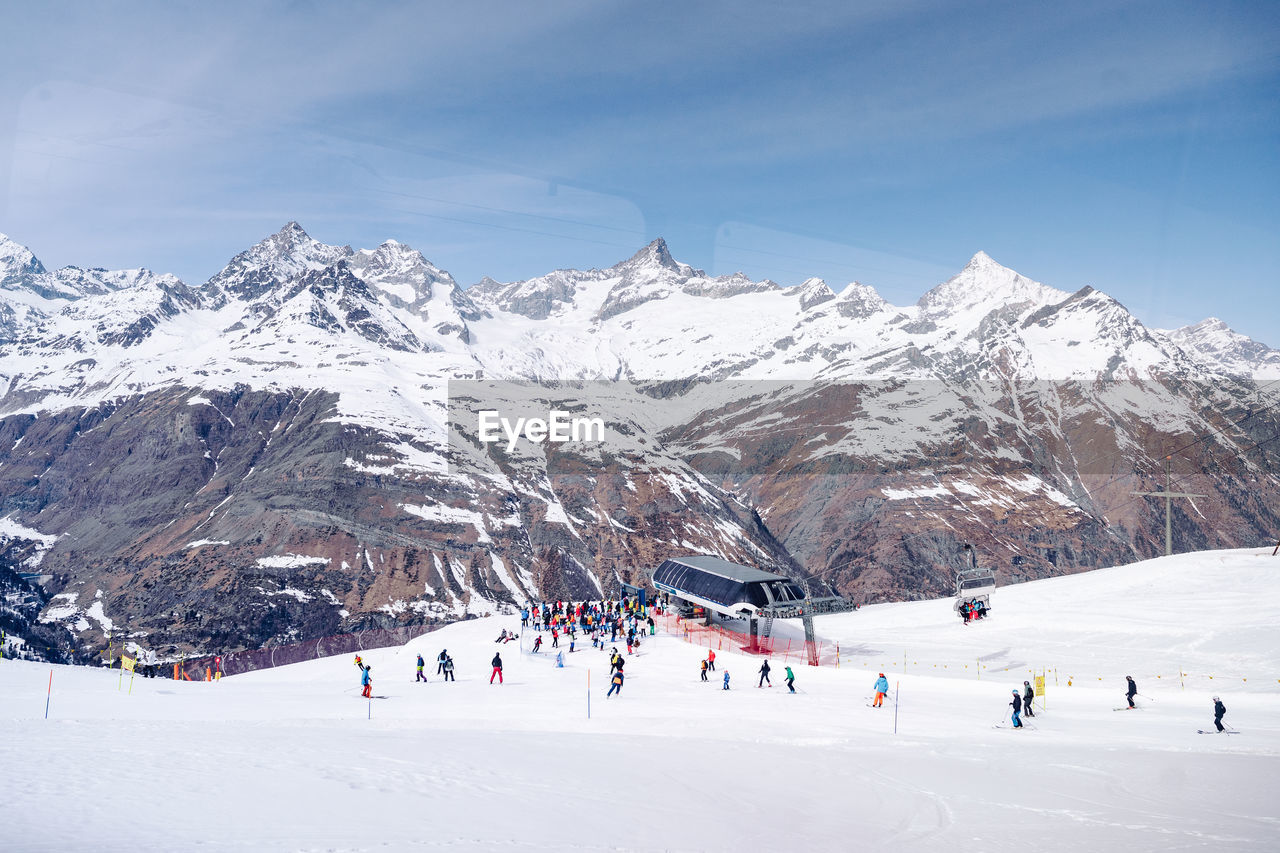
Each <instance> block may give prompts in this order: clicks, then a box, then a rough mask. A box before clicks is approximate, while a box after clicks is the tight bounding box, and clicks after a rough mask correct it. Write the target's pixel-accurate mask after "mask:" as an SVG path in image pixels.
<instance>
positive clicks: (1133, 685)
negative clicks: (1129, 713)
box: [1124, 675, 1138, 710]
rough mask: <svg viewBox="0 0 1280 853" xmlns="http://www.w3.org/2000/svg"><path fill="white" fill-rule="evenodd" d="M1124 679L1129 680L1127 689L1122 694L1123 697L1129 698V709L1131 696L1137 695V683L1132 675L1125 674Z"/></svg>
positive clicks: (1131, 706) (1131, 707)
mask: <svg viewBox="0 0 1280 853" xmlns="http://www.w3.org/2000/svg"><path fill="white" fill-rule="evenodd" d="M1124 678H1125V681H1128V682H1129V690H1128V691H1127V692H1126V693H1125V694H1124V698H1126V699H1128V700H1129V709H1130V710H1132V709H1133V697H1134V696H1137V695H1138V684H1137V682H1135V681H1134V680H1133V676H1132V675H1126V676H1125V677H1124Z"/></svg>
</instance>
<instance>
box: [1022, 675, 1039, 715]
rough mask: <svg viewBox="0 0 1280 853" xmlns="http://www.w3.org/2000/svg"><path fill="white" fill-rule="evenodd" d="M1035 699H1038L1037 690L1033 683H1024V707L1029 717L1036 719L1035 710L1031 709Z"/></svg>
mask: <svg viewBox="0 0 1280 853" xmlns="http://www.w3.org/2000/svg"><path fill="white" fill-rule="evenodd" d="M1035 698H1036V691H1035V688H1033V687H1032V686H1031V682H1030V681H1024V682H1022V707H1024V708H1026V709H1027V716H1028V717H1034V716H1035V715H1036V712H1035V710H1034V709H1033V708H1032V707H1031V703H1032V702H1033V701H1034V700H1035Z"/></svg>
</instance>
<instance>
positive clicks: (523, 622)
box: [520, 607, 529, 628]
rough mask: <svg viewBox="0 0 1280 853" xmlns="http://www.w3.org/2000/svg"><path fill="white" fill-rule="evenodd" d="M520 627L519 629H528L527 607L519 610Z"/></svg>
mask: <svg viewBox="0 0 1280 853" xmlns="http://www.w3.org/2000/svg"><path fill="white" fill-rule="evenodd" d="M520 627H521V628H528V627H529V608H528V607H521V608H520Z"/></svg>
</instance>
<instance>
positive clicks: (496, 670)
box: [489, 654, 502, 684]
mask: <svg viewBox="0 0 1280 853" xmlns="http://www.w3.org/2000/svg"><path fill="white" fill-rule="evenodd" d="M490 663H492V664H493V673H492V674H491V675H490V676H489V683H490V684H493V679H494V678H495V677H496V678H497V679H498V683H499V684H501V683H502V655H501V654H494V656H493V660H492V661H490Z"/></svg>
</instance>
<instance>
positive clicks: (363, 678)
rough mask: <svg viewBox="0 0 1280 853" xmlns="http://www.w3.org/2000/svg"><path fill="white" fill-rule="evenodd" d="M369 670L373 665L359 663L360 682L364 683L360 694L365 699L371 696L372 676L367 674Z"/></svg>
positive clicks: (371, 669)
mask: <svg viewBox="0 0 1280 853" xmlns="http://www.w3.org/2000/svg"><path fill="white" fill-rule="evenodd" d="M371 671H373V667H371V666H366V665H364V664H360V683H361V684H363V685H364V690H362V691H360V695H361V696H363V697H364V698H366V699H368V698H370V697H372V696H373V676H372V675H370V674H369V673H370V672H371Z"/></svg>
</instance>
